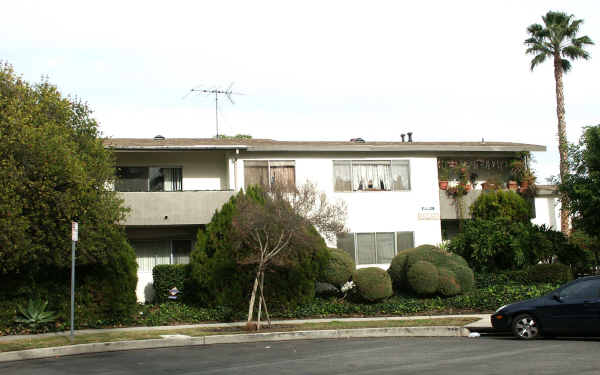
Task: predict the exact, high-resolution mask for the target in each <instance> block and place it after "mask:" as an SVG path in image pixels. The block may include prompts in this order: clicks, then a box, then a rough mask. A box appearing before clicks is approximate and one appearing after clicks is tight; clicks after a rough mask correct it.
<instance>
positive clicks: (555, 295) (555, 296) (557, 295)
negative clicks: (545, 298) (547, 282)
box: [552, 293, 562, 302]
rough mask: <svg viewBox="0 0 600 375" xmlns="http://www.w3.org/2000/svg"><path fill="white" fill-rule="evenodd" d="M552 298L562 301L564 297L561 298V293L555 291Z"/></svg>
mask: <svg viewBox="0 0 600 375" xmlns="http://www.w3.org/2000/svg"><path fill="white" fill-rule="evenodd" d="M552 299H553V300H556V301H558V302H562V299H561V298H560V295H559V294H558V293H554V294H553V295H552Z"/></svg>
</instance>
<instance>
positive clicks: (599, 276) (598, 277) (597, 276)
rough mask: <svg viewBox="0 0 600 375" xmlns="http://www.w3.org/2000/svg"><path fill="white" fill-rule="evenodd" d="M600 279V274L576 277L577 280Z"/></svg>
mask: <svg viewBox="0 0 600 375" xmlns="http://www.w3.org/2000/svg"><path fill="white" fill-rule="evenodd" d="M594 279H600V275H592V276H582V277H578V278H577V279H575V281H583V280H594Z"/></svg>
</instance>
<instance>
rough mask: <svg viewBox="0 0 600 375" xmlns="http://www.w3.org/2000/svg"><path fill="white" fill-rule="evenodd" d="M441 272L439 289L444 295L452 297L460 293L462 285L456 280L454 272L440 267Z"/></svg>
mask: <svg viewBox="0 0 600 375" xmlns="http://www.w3.org/2000/svg"><path fill="white" fill-rule="evenodd" d="M438 272H439V287H438V290H439V291H440V293H441V294H442V295H443V296H446V297H450V296H455V295H457V294H460V292H461V290H460V285H459V284H458V281H457V280H456V275H455V274H454V272H452V271H450V270H449V269H447V268H444V267H440V268H439V269H438Z"/></svg>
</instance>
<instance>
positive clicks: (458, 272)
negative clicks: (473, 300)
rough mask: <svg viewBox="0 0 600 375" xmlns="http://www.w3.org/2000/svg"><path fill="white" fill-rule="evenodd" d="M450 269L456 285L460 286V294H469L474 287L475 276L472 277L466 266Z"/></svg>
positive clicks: (471, 272)
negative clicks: (456, 282)
mask: <svg viewBox="0 0 600 375" xmlns="http://www.w3.org/2000/svg"><path fill="white" fill-rule="evenodd" d="M450 269H451V270H452V272H453V273H454V275H455V276H456V281H458V285H460V292H461V293H467V292H470V291H471V290H472V289H473V285H475V275H473V271H472V270H471V269H470V268H469V267H467V266H464V267H463V266H458V267H450Z"/></svg>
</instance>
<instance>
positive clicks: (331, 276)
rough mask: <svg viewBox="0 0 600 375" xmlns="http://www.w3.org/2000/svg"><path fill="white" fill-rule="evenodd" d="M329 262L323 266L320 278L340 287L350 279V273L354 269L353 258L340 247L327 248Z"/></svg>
mask: <svg viewBox="0 0 600 375" xmlns="http://www.w3.org/2000/svg"><path fill="white" fill-rule="evenodd" d="M328 255H329V262H328V263H327V266H325V267H324V269H323V273H322V275H321V280H319V281H322V282H324V283H329V284H332V285H335V286H336V287H338V288H339V287H341V286H342V285H344V283H346V282H347V281H348V280H350V277H351V276H352V273H353V272H354V270H355V269H356V265H355V264H354V260H353V259H352V257H350V255H348V253H346V252H345V251H343V250H340V249H332V248H329V249H328Z"/></svg>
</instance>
